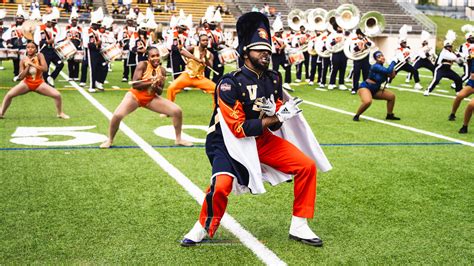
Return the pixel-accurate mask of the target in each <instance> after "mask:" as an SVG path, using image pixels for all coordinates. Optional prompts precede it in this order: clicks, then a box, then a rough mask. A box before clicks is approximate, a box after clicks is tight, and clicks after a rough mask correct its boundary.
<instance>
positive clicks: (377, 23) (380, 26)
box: [344, 11, 386, 60]
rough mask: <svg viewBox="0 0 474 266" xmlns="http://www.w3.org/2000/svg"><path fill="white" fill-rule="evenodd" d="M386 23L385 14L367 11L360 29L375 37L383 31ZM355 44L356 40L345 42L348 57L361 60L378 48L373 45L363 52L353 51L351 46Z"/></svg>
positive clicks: (361, 21)
mask: <svg viewBox="0 0 474 266" xmlns="http://www.w3.org/2000/svg"><path fill="white" fill-rule="evenodd" d="M385 25H386V24H385V18H384V16H383V15H382V14H381V13H380V12H377V11H370V12H367V13H365V14H364V15H363V16H362V18H361V19H360V22H359V28H360V30H361V31H362V33H364V35H366V36H368V37H373V36H376V35H378V34H380V33H382V32H383V30H384V29H385ZM353 44H354V42H346V43H345V44H344V54H345V55H346V56H347V58H349V59H352V60H360V59H362V58H364V57H366V56H367V55H368V54H369V53H372V52H375V51H376V50H377V48H376V47H371V48H370V49H365V50H363V51H361V52H351V50H350V46H351V45H353ZM371 58H372V57H371Z"/></svg>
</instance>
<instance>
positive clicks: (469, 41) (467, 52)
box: [459, 25, 474, 82]
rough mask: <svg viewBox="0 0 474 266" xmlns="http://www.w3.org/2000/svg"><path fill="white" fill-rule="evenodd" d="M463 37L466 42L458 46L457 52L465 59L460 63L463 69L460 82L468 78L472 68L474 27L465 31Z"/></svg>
mask: <svg viewBox="0 0 474 266" xmlns="http://www.w3.org/2000/svg"><path fill="white" fill-rule="evenodd" d="M465 26H466V25H465ZM468 26H470V25H468ZM463 31H464V30H463ZM465 37H466V42H465V43H463V44H462V45H461V46H460V47H459V53H460V54H461V55H462V57H463V58H464V59H465V60H464V62H463V65H462V67H463V70H464V74H463V75H462V82H465V81H466V80H468V79H469V76H470V74H471V70H472V61H473V59H472V58H471V54H472V53H474V28H473V31H469V32H467V33H466V35H465Z"/></svg>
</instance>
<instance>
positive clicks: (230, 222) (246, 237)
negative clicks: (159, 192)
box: [61, 72, 286, 265]
mask: <svg viewBox="0 0 474 266" xmlns="http://www.w3.org/2000/svg"><path fill="white" fill-rule="evenodd" d="M61 76H63V77H65V78H66V77H67V76H66V74H65V73H64V72H61ZM70 83H71V84H72V85H73V86H74V88H76V89H77V90H78V91H79V93H81V94H82V96H84V97H85V98H86V99H87V100H88V101H89V102H90V103H91V104H92V105H93V106H94V107H95V108H97V109H98V110H99V111H100V112H102V113H103V114H104V115H105V116H106V117H107V118H108V119H109V120H110V119H111V118H112V113H111V112H110V111H109V110H107V109H106V108H105V107H104V106H103V105H102V104H101V103H100V102H99V101H97V100H96V99H95V98H94V97H92V95H90V94H89V93H87V92H86V91H85V90H84V89H83V88H81V87H79V85H77V83H76V82H74V81H70ZM120 130H122V132H123V133H124V134H125V135H127V136H128V137H129V138H130V139H131V140H132V141H133V142H135V143H136V144H137V145H138V146H139V147H140V148H141V149H142V150H143V151H144V152H145V153H146V154H147V155H148V156H150V158H151V159H153V160H154V161H155V162H156V163H157V164H158V165H159V166H160V167H161V168H162V169H163V170H164V171H165V172H166V173H168V174H169V175H170V176H171V177H172V178H173V179H174V180H175V181H176V182H178V184H180V185H181V186H182V187H183V188H184V189H185V190H186V191H187V192H188V193H189V194H190V195H191V196H192V197H193V198H194V199H195V200H196V201H197V202H198V204H200V205H201V204H202V202H203V201H204V196H205V195H204V192H203V191H202V190H201V189H200V188H199V187H198V186H196V185H195V184H194V183H193V182H191V180H189V179H188V178H187V177H186V176H185V175H184V174H183V173H181V171H179V170H178V168H176V167H175V166H174V165H172V164H171V163H170V162H168V161H167V160H166V159H165V158H164V157H163V156H162V155H161V154H160V153H159V152H157V151H156V150H155V149H154V148H153V147H152V146H151V145H150V144H148V142H146V141H145V140H144V139H142V138H141V137H140V136H139V135H138V134H137V133H135V131H133V130H132V129H131V128H130V127H128V126H127V125H126V124H125V123H124V122H123V121H122V122H121V123H120ZM196 219H197V217H196ZM221 224H222V226H223V227H224V228H226V229H227V230H229V232H231V233H232V234H233V235H235V236H236V237H237V238H238V239H239V240H240V242H242V244H243V245H244V246H246V247H247V248H248V249H250V250H251V251H252V252H253V253H254V254H255V255H256V256H257V257H258V258H259V259H260V260H261V261H263V262H264V263H265V264H267V265H286V263H285V262H284V261H282V260H281V259H280V258H279V257H278V256H277V255H276V254H275V253H273V251H271V250H270V249H269V248H267V247H266V246H265V245H264V244H262V243H261V242H260V241H259V240H258V239H257V238H255V237H254V236H253V235H252V234H250V233H249V232H248V231H247V230H245V229H244V228H243V227H242V226H241V225H240V224H239V223H238V222H237V221H236V220H235V219H234V218H233V217H232V216H230V215H229V214H227V213H225V214H224V217H223V218H222V221H221ZM189 226H190V228H191V225H189Z"/></svg>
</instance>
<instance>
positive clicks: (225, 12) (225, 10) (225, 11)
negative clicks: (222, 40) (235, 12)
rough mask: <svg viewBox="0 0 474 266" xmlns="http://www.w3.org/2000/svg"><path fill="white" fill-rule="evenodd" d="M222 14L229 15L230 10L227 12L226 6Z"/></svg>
mask: <svg viewBox="0 0 474 266" xmlns="http://www.w3.org/2000/svg"><path fill="white" fill-rule="evenodd" d="M224 14H226V15H230V10H229V7H228V6H226V7H225V8H224Z"/></svg>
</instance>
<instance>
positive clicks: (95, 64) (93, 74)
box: [87, 7, 105, 93]
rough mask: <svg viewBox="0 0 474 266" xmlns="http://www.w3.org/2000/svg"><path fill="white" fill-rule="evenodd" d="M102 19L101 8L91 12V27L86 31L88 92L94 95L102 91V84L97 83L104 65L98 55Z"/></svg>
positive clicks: (100, 43)
mask: <svg viewBox="0 0 474 266" xmlns="http://www.w3.org/2000/svg"><path fill="white" fill-rule="evenodd" d="M103 19H104V13H103V12H102V8H101V7H99V8H98V9H97V10H96V11H92V12H91V26H90V28H89V30H88V36H89V38H88V39H89V43H88V44H87V48H88V52H89V54H88V59H89V62H88V63H89V68H90V70H89V71H90V72H89V73H90V74H89V77H90V86H89V92H91V93H94V92H96V91H97V89H98V90H101V91H102V90H104V87H103V84H102V83H101V82H100V81H99V80H101V78H100V75H102V74H103V73H100V72H101V69H103V64H104V63H105V60H104V57H103V56H102V54H101V53H100V50H101V49H102V40H101V35H102V34H101V33H100V26H101V23H102V20H103Z"/></svg>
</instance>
